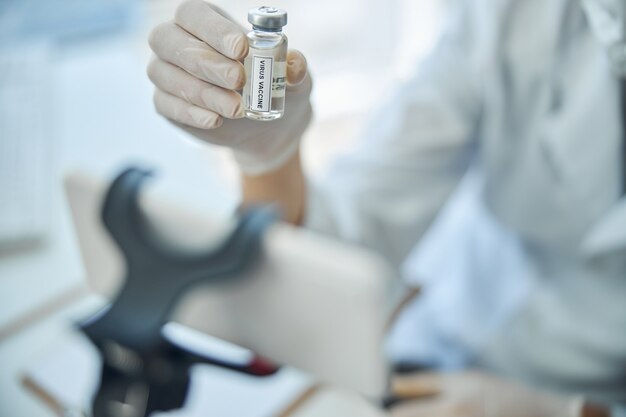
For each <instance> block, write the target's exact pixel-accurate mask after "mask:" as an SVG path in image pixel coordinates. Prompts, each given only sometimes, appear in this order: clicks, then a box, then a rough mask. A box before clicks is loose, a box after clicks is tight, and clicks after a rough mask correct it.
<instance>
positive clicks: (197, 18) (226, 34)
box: [175, 0, 248, 60]
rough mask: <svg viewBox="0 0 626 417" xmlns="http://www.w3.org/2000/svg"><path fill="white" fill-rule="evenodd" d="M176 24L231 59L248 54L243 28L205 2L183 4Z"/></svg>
mask: <svg viewBox="0 0 626 417" xmlns="http://www.w3.org/2000/svg"><path fill="white" fill-rule="evenodd" d="M175 22H176V24H177V25H178V26H180V27H182V28H183V29H185V30H186V31H187V32H189V33H191V34H192V35H194V36H195V37H196V38H198V39H200V40H202V41H204V42H206V43H207V44H209V45H210V46H211V47H213V49H215V50H216V51H218V52H220V53H221V54H222V55H225V56H227V57H228V58H230V59H234V60H240V59H243V58H244V57H245V56H246V55H247V53H248V38H247V37H246V35H245V33H243V31H242V30H241V28H240V27H239V26H238V25H237V24H236V23H234V22H232V21H230V20H229V19H227V18H226V17H224V16H222V15H221V14H219V13H218V12H217V11H215V10H214V9H213V8H212V7H211V5H210V4H209V3H207V2H205V1H203V0H187V1H185V2H183V3H182V4H181V5H180V6H178V9H176V16H175Z"/></svg>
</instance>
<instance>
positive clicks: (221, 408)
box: [25, 333, 312, 417]
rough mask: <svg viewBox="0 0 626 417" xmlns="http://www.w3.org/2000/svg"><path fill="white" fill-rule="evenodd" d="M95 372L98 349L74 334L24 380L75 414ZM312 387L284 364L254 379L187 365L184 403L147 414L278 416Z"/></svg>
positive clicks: (87, 395) (87, 396) (221, 347)
mask: <svg viewBox="0 0 626 417" xmlns="http://www.w3.org/2000/svg"><path fill="white" fill-rule="evenodd" d="M212 342H213V343H216V342H215V341H212V340H211V339H210V338H207V339H206V340H205V342H204V345H205V346H208V345H210V344H211V343H212ZM217 345H219V346H217ZM216 346H217V349H219V350H220V351H221V352H224V349H225V344H224V343H222V342H219V343H216ZM233 352H234V353H235V354H240V349H239V348H233ZM99 370H100V358H99V356H98V352H97V351H96V350H95V348H94V347H93V346H92V345H91V344H90V343H89V341H88V340H87V339H85V338H84V337H83V336H82V335H80V334H78V333H73V334H71V335H69V336H67V337H65V338H64V340H63V341H62V342H61V343H60V344H59V345H58V346H57V347H56V348H53V349H51V350H50V351H49V352H47V353H46V354H44V355H43V356H42V357H40V358H37V359H36V360H35V361H34V362H33V364H32V365H31V366H30V367H29V368H27V370H26V372H25V380H26V381H27V386H29V387H30V388H33V387H34V388H35V390H36V391H37V392H38V394H39V395H41V394H43V395H44V396H47V397H49V398H52V399H53V400H54V402H55V403H57V404H58V406H59V407H58V408H60V409H62V410H68V411H74V412H75V411H80V410H87V409H89V403H90V401H91V398H92V396H93V392H94V390H95V389H96V385H97V383H98V378H99V374H98V373H99ZM311 386H312V380H311V378H310V377H309V376H308V375H307V374H305V373H303V372H301V371H298V370H296V369H293V368H288V367H284V368H283V369H282V370H281V371H280V372H278V373H277V374H276V375H273V376H269V377H263V378H257V377H253V376H247V375H241V374H236V373H234V372H231V371H228V370H225V369H219V368H215V367H212V366H208V365H198V366H195V367H194V368H193V369H192V382H191V388H190V391H189V394H188V397H187V402H186V405H185V407H184V408H182V409H180V410H174V411H171V412H167V413H153V414H152V416H153V417H165V416H168V417H206V416H219V417H231V416H232V417H274V416H277V415H280V414H282V413H283V412H284V411H285V410H286V409H287V408H288V407H289V406H290V405H292V404H293V403H294V402H295V401H297V400H298V399H299V398H300V397H301V395H303V394H304V393H305V392H306V391H307V390H308V389H309V388H310V387H311ZM86 415H87V414H86Z"/></svg>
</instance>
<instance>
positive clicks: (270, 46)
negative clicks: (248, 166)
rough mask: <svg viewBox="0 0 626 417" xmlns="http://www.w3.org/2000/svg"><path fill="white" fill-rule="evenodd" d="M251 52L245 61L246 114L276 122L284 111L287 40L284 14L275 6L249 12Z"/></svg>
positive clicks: (285, 14)
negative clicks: (284, 28)
mask: <svg viewBox="0 0 626 417" xmlns="http://www.w3.org/2000/svg"><path fill="white" fill-rule="evenodd" d="M248 21H249V22H250V23H251V24H252V30H251V31H250V32H248V43H249V44H250V51H249V52H248V56H247V57H246V59H245V61H244V67H245V69H246V85H245V86H244V88H243V100H244V107H245V114H246V117H247V118H248V119H253V120H275V119H279V118H280V117H282V115H283V113H284V111H285V87H286V82H287V37H286V36H285V34H284V33H283V26H285V25H286V24H287V12H286V11H284V10H281V9H276V8H274V7H267V6H263V7H257V8H254V9H251V10H250V11H249V12H248Z"/></svg>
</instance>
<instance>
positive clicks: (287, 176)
mask: <svg viewBox="0 0 626 417" xmlns="http://www.w3.org/2000/svg"><path fill="white" fill-rule="evenodd" d="M241 186H242V197H243V200H242V205H243V206H244V207H245V206H249V205H255V204H268V203H269V204H276V205H278V207H279V209H280V211H281V214H282V218H283V220H284V221H286V222H289V223H293V224H300V223H301V221H302V218H303V216H304V207H305V188H306V187H305V181H304V174H303V171H302V165H301V162H300V154H299V152H298V151H297V150H296V152H295V153H294V154H293V155H291V156H290V157H289V158H288V159H287V160H286V161H285V162H284V163H283V164H281V165H280V166H278V167H277V168H275V169H273V170H271V171H268V172H264V173H262V174H258V175H252V174H250V173H247V172H245V171H243V170H242V173H241Z"/></svg>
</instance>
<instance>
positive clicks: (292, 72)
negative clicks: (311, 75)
mask: <svg viewBox="0 0 626 417" xmlns="http://www.w3.org/2000/svg"><path fill="white" fill-rule="evenodd" d="M307 68H308V65H307V62H306V58H305V57H304V55H302V53H301V52H300V51H298V50H295V49H291V50H289V52H288V53H287V84H289V85H291V86H296V85H300V84H302V82H303V81H304V79H305V78H306V73H307Z"/></svg>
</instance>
